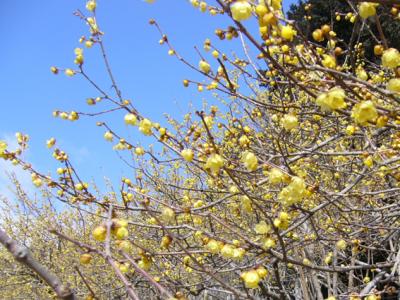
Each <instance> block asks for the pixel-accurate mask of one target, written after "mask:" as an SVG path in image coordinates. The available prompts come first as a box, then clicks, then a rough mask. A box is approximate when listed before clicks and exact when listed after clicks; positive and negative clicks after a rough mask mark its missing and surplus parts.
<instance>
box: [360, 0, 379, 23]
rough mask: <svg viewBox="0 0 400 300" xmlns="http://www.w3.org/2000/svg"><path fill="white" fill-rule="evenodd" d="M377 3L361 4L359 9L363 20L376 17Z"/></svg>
mask: <svg viewBox="0 0 400 300" xmlns="http://www.w3.org/2000/svg"><path fill="white" fill-rule="evenodd" d="M376 6H377V4H376V3H372V2H361V4H360V6H359V7H358V12H359V13H360V16H361V18H363V19H367V18H369V17H372V16H375V15H376Z"/></svg>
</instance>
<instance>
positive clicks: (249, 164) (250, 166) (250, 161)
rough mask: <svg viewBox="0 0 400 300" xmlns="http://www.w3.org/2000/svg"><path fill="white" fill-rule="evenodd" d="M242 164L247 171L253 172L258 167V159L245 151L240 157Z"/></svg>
mask: <svg viewBox="0 0 400 300" xmlns="http://www.w3.org/2000/svg"><path fill="white" fill-rule="evenodd" d="M242 162H243V163H244V165H245V167H246V168H247V170H248V171H255V170H257V167H258V159H257V156H255V155H254V153H252V152H249V151H246V152H244V153H243V155H242Z"/></svg>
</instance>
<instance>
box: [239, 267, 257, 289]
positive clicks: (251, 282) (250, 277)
mask: <svg viewBox="0 0 400 300" xmlns="http://www.w3.org/2000/svg"><path fill="white" fill-rule="evenodd" d="M241 277H242V279H243V281H244V283H245V285H246V287H247V288H248V289H255V288H258V284H259V282H260V280H261V278H260V275H258V273H257V271H256V270H251V271H247V272H244V273H242V274H241Z"/></svg>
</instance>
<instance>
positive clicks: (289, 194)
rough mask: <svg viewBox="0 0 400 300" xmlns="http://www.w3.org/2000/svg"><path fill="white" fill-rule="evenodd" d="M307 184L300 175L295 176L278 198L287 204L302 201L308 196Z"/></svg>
mask: <svg viewBox="0 0 400 300" xmlns="http://www.w3.org/2000/svg"><path fill="white" fill-rule="evenodd" d="M306 192H307V189H306V184H305V182H304V180H303V179H302V178H300V177H297V176H295V177H293V178H292V181H291V182H290V184H289V185H288V186H287V187H285V188H283V189H282V191H281V192H280V193H279V195H278V199H279V200H280V201H281V202H282V203H283V205H285V206H289V205H292V204H295V203H298V202H300V201H301V200H302V199H303V198H304V197H305V196H306Z"/></svg>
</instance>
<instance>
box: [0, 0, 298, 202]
mask: <svg viewBox="0 0 400 300" xmlns="http://www.w3.org/2000/svg"><path fill="white" fill-rule="evenodd" d="M210 2H211V1H210ZM292 2H294V0H287V1H284V6H285V8H287V7H288V6H289V5H290V3H292ZM38 3H40V4H38ZM84 7H85V1H84V0H41V1H33V0H24V1H15V0H1V1H0V35H1V37H2V40H3V43H2V47H0V58H1V63H0V66H1V70H0V82H1V83H0V87H1V94H0V103H1V108H0V139H6V140H7V141H9V143H10V144H12V140H13V136H14V134H15V132H17V131H21V132H24V133H27V134H29V135H30V137H31V143H30V149H29V151H28V153H27V159H29V160H30V161H31V162H32V163H33V164H34V166H35V167H37V168H38V169H39V170H41V171H43V172H44V173H47V172H52V173H53V174H54V170H55V168H56V167H57V166H58V165H57V163H56V162H55V161H54V159H53V158H52V157H51V151H49V150H48V149H47V148H46V147H45V142H46V140H47V139H49V138H50V137H55V138H57V141H58V145H59V146H60V147H61V148H62V149H65V150H66V151H67V152H68V153H69V154H70V157H71V159H72V160H73V161H74V162H75V163H76V165H78V166H79V171H80V172H81V173H82V175H83V177H84V178H85V180H90V179H92V178H93V179H95V180H99V179H100V180H101V178H102V177H104V176H107V177H110V178H111V179H115V178H117V177H118V176H120V175H122V174H125V173H126V172H127V171H126V169H125V167H124V165H123V164H122V163H120V162H119V161H118V159H117V156H116V154H115V153H114V151H113V150H112V149H111V146H112V145H111V144H109V143H107V142H105V141H104V140H103V138H102V136H103V133H104V130H103V129H101V128H98V127H96V126H95V123H96V121H100V120H104V118H103V119H102V118H98V119H93V118H88V119H81V120H80V121H79V122H74V123H71V122H68V121H61V120H60V119H55V118H53V117H52V111H53V110H55V109H59V110H66V111H70V110H77V111H88V112H89V111H92V108H89V107H87V106H86V105H85V99H86V98H87V97H94V96H97V93H96V92H95V91H94V90H93V89H92V88H91V87H90V86H89V85H88V83H87V82H85V81H84V80H82V79H80V78H78V77H74V78H68V77H66V76H64V74H60V75H57V76H54V75H53V74H51V72H50V71H49V68H50V66H53V65H55V66H59V67H73V59H74V52H73V50H74V48H75V47H78V46H79V43H78V40H79V38H80V37H81V36H82V35H86V34H87V27H86V25H85V24H84V23H83V22H82V21H80V20H79V19H78V18H77V17H75V16H73V14H72V13H73V11H75V10H76V9H81V10H82V11H84ZM150 18H154V19H156V20H157V21H158V22H159V24H160V25H161V26H162V28H163V30H164V31H165V33H167V34H168V36H169V39H170V40H171V42H172V43H173V45H174V46H175V47H176V49H177V50H179V52H180V53H181V54H182V55H184V56H185V57H186V58H187V59H188V60H190V61H191V62H193V63H194V64H196V65H197V62H198V60H199V57H198V55H197V54H196V52H195V51H194V49H193V46H194V45H197V46H198V47H199V48H202V44H203V41H204V40H205V39H206V38H211V39H212V41H213V42H214V41H216V42H217V38H216V37H215V35H214V34H213V32H214V30H215V29H216V28H220V27H223V26H227V25H229V24H230V23H229V20H228V19H227V18H226V17H212V16H209V15H206V14H202V13H201V12H199V11H197V10H195V9H194V8H193V7H192V6H191V5H190V4H189V3H188V1H186V0H158V1H156V2H155V3H154V4H152V5H150V4H147V3H145V2H144V1H141V0H113V1H111V0H98V20H99V24H100V27H101V30H102V31H104V32H105V34H106V35H105V45H106V48H107V52H108V55H109V58H110V62H111V64H112V68H113V71H114V73H115V75H116V79H117V82H118V84H119V86H120V88H121V90H122V92H123V96H124V97H125V98H127V99H131V100H132V101H133V103H134V104H135V106H136V107H137V108H138V109H139V110H140V111H141V112H142V114H144V115H146V116H148V117H150V118H151V119H153V120H157V121H160V120H162V115H163V113H169V114H171V115H173V116H179V115H182V114H183V113H186V112H187V111H188V110H189V104H190V103H193V104H194V105H195V106H197V107H199V105H201V102H202V101H203V100H205V99H207V97H209V96H210V95H207V94H206V93H204V94H199V93H198V92H197V91H196V89H195V88H189V89H184V88H182V84H181V82H182V80H183V79H184V78H194V79H196V78H199V77H198V75H197V74H196V73H194V72H193V71H192V70H190V69H188V68H187V67H185V66H184V65H183V64H181V63H179V62H178V61H177V60H176V59H174V58H173V57H170V56H168V55H167V48H166V47H165V46H159V45H158V40H159V38H160V36H159V34H158V32H157V30H156V29H155V28H154V27H151V26H150V25H149V24H148V20H149V19H150ZM217 43H218V42H217ZM223 49H224V50H225V51H226V52H228V53H229V51H236V50H238V51H239V48H238V43H237V42H224V43H223ZM85 65H86V66H87V69H88V71H89V73H90V74H92V75H93V77H94V78H95V79H96V81H97V82H98V83H100V84H102V85H103V86H104V87H105V89H106V90H107V89H108V90H109V89H110V83H109V82H108V81H107V80H105V79H106V74H105V69H104V67H103V65H101V64H100V63H99V56H98V49H96V48H95V47H93V48H92V49H89V50H85ZM122 118H123V114H122V113H121V114H114V115H113V116H112V117H111V119H110V118H108V119H107V120H108V121H111V122H112V124H114V125H115V126H116V127H117V128H121V129H124V128H123V127H124V125H123V122H122ZM129 135H130V137H131V138H132V139H133V140H135V141H136V140H137V142H144V141H143V137H142V136H140V135H139V134H137V132H136V131H134V132H133V131H132V132H131V133H129ZM116 162H117V163H116ZM0 168H2V170H1V169H0V172H1V173H0V193H1V190H2V191H3V193H4V194H8V192H4V191H5V185H6V184H7V183H6V182H7V179H6V178H5V175H4V174H5V170H11V168H10V166H9V165H6V164H4V163H2V164H0ZM16 172H17V175H18V176H20V177H21V179H22V181H29V177H27V176H26V175H24V174H23V172H21V171H20V170H16ZM125 175H129V174H125ZM27 184H28V183H27Z"/></svg>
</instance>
